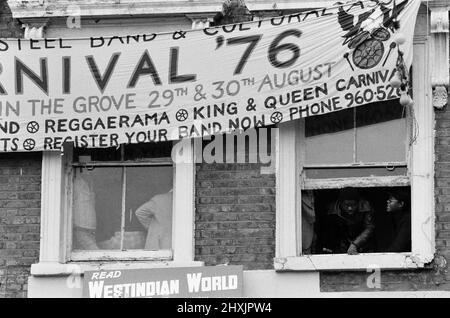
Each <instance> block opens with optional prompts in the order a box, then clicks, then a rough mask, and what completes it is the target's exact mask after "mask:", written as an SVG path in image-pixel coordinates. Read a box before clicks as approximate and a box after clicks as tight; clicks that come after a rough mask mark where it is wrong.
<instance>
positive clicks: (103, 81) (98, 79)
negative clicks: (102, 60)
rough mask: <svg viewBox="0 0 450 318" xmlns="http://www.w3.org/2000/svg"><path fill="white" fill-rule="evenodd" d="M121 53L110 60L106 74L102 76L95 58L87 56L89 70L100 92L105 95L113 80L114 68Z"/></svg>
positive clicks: (117, 53)
mask: <svg viewBox="0 0 450 318" xmlns="http://www.w3.org/2000/svg"><path fill="white" fill-rule="evenodd" d="M119 56H120V53H119V52H116V53H114V54H113V55H112V56H111V58H110V59H109V63H108V66H107V67H106V71H105V74H104V75H103V76H102V75H101V74H100V71H99V70H98V67H97V63H95V60H94V56H92V55H88V56H86V61H87V63H88V65H89V70H90V71H91V74H92V75H93V77H94V79H95V83H96V84H97V87H98V88H99V90H100V91H101V92H102V93H103V91H104V90H105V88H106V86H107V85H108V82H109V80H110V79H111V74H112V72H113V70H114V67H115V66H116V64H117V60H118V59H119Z"/></svg>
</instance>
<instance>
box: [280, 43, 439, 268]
mask: <svg viewBox="0 0 450 318" xmlns="http://www.w3.org/2000/svg"><path fill="white" fill-rule="evenodd" d="M429 54H430V43H429V41H428V38H427V36H426V35H424V36H416V37H415V38H414V58H413V70H414V71H413V91H414V101H415V105H414V110H415V116H416V120H417V125H418V127H419V135H418V138H417V140H416V141H415V142H414V144H413V145H412V148H411V151H410V156H409V158H408V159H409V165H408V166H409V172H410V184H411V206H412V211H411V216H412V219H411V223H412V251H411V252H410V253H366V254H364V253H361V254H359V255H346V254H335V255H301V253H302V252H301V246H302V243H301V228H302V227H301V215H302V213H301V212H302V211H301V204H300V202H301V187H300V175H301V171H302V167H301V163H302V162H304V154H302V152H301V151H300V146H299V145H300V142H299V140H301V138H302V136H301V134H302V131H301V127H299V125H298V123H296V122H288V123H285V124H283V125H280V129H279V131H278V136H277V157H276V158H277V189H276V193H277V194H276V211H277V216H276V252H275V259H274V268H275V270H277V271H293V270H294V271H314V270H367V269H368V268H373V267H377V268H382V269H411V268H422V267H424V265H425V264H427V263H430V262H431V261H432V260H433V257H434V252H435V240H434V238H435V234H434V220H435V215H434V110H433V107H432V102H431V95H432V94H431V83H430V76H426V75H424V74H430V73H429V71H430V65H429V63H430V62H429V61H430V59H429ZM302 157H303V158H302ZM293 171H295V173H292V172H293ZM402 183H404V181H401V182H400V183H399V184H396V185H401V184H402Z"/></svg>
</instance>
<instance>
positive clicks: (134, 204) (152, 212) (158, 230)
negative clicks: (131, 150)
mask: <svg viewBox="0 0 450 318" xmlns="http://www.w3.org/2000/svg"><path fill="white" fill-rule="evenodd" d="M172 180H173V167H172V166H153V167H132V168H131V167H128V168H127V191H126V211H127V218H126V219H127V220H126V227H125V230H126V234H125V235H126V239H128V240H130V246H129V248H130V249H133V248H144V249H148V250H159V249H170V248H171V247H172V197H173V196H172V184H173V182H172ZM142 234H143V235H144V239H143V243H142V244H143V245H142V246H140V247H139V246H132V245H131V242H132V240H133V239H134V238H137V240H140V238H141V235H142Z"/></svg>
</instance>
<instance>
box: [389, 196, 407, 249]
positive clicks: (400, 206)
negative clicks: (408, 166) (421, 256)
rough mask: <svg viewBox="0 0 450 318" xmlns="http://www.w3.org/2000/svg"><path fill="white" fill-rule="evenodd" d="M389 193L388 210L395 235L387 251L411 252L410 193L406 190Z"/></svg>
mask: <svg viewBox="0 0 450 318" xmlns="http://www.w3.org/2000/svg"><path fill="white" fill-rule="evenodd" d="M388 195H389V197H388V199H387V202H386V211H387V213H389V214H390V216H391V219H392V224H393V230H394V237H393V239H392V241H391V243H390V244H389V246H388V248H387V250H386V251H387V252H392V253H399V252H410V251H411V213H410V209H409V207H408V202H409V200H408V198H409V195H408V193H407V191H404V190H397V191H390V192H388Z"/></svg>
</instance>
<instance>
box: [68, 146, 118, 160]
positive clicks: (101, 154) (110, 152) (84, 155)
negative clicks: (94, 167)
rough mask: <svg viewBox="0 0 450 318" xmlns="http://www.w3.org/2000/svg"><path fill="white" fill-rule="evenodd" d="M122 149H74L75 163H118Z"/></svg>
mask: <svg viewBox="0 0 450 318" xmlns="http://www.w3.org/2000/svg"><path fill="white" fill-rule="evenodd" d="M118 160H120V149H118V148H115V147H113V148H74V149H73V162H80V163H83V162H89V161H118Z"/></svg>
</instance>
